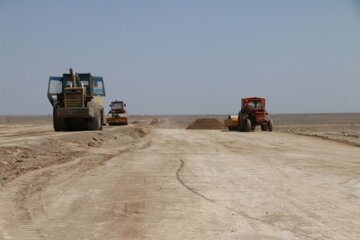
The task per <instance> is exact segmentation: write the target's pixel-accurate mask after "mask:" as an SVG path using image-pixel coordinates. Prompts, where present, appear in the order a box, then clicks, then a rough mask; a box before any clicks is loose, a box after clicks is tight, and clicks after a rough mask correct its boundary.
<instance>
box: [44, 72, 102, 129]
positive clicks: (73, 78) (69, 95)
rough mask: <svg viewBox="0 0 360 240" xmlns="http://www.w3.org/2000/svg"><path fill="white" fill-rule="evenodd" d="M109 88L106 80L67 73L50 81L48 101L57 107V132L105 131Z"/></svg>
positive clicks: (87, 75) (55, 115) (82, 74)
mask: <svg viewBox="0 0 360 240" xmlns="http://www.w3.org/2000/svg"><path fill="white" fill-rule="evenodd" d="M104 96H105V87H104V81H103V78H102V77H95V76H92V75H91V74H90V73H79V74H77V73H74V72H73V70H72V69H71V68H70V73H64V74H63V76H62V77H50V78H49V86H48V99H49V101H50V103H51V105H52V106H53V125H54V130H55V131H68V130H102V125H103V118H104V107H103V97H104Z"/></svg>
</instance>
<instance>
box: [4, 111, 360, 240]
mask: <svg viewBox="0 0 360 240" xmlns="http://www.w3.org/2000/svg"><path fill="white" fill-rule="evenodd" d="M272 117H273V119H274V131H273V132H262V131H260V129H259V127H258V128H257V130H256V131H255V132H250V133H245V132H229V131H227V130H226V129H217V130H188V129H186V127H187V126H188V125H189V124H191V123H192V122H193V121H194V120H196V119H198V118H215V119H218V120H219V121H223V120H224V119H225V118H226V116H222V115H215V116H213V115H208V116H130V118H129V122H130V124H129V125H128V126H111V127H110V126H106V127H104V130H103V131H81V132H54V131H53V129H52V122H51V117H48V116H33V117H30V116H26V117H20V116H10V117H0V239H27V240H32V239H56V240H57V239H59V240H60V239H61V240H63V239H77V240H82V239H84V240H85V239H89V240H90V239H91V240H92V239H154V240H155V239H156V240H158V239H169V240H170V239H174V240H176V239H214V240H215V239H216V240H218V239H244V240H281V239H283V240H287V239H304V240H306V239H324V240H325V239H327V240H328V239H334V240H335V239H336V240H342V239H344V240H345V239H353V240H356V239H360V148H359V146H360V114H357V113H349V114H276V115H273V116H272Z"/></svg>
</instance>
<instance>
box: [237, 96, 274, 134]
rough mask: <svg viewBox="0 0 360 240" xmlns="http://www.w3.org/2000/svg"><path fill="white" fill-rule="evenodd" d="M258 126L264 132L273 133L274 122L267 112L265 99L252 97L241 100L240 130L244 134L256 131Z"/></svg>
mask: <svg viewBox="0 0 360 240" xmlns="http://www.w3.org/2000/svg"><path fill="white" fill-rule="evenodd" d="M257 125H260V126H261V130H262V131H270V132H271V131H272V130H273V121H272V120H271V118H270V117H269V113H268V112H267V111H266V110H265V98H258V97H251V98H243V99H241V110H240V112H239V115H238V129H239V131H242V132H250V131H255V128H256V126H257Z"/></svg>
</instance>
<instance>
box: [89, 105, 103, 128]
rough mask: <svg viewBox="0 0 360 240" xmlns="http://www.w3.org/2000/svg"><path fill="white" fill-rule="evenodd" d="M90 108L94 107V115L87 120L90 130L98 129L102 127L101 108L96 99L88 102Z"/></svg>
mask: <svg viewBox="0 0 360 240" xmlns="http://www.w3.org/2000/svg"><path fill="white" fill-rule="evenodd" d="M88 108H93V109H94V117H93V118H90V119H88V120H87V128H88V130H93V131H98V130H101V129H102V121H101V110H99V108H98V105H97V103H96V102H94V101H90V102H89V103H88Z"/></svg>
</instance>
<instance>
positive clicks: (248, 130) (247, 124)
mask: <svg viewBox="0 0 360 240" xmlns="http://www.w3.org/2000/svg"><path fill="white" fill-rule="evenodd" d="M245 124H246V125H245V131H246V132H250V131H251V129H252V127H251V121H250V119H246V121H245Z"/></svg>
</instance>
